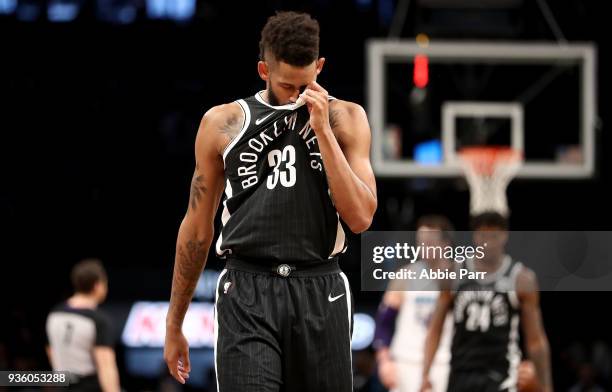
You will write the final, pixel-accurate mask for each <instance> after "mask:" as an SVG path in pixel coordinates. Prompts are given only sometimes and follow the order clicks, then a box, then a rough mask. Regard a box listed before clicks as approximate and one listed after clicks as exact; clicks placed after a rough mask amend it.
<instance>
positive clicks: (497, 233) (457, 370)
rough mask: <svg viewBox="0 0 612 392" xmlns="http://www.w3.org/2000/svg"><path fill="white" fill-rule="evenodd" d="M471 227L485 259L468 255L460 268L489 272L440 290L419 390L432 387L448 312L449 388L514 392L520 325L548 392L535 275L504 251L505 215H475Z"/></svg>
mask: <svg viewBox="0 0 612 392" xmlns="http://www.w3.org/2000/svg"><path fill="white" fill-rule="evenodd" d="M472 229H473V230H474V244H475V245H476V246H483V247H486V251H485V252H484V258H482V259H481V260H479V261H475V260H474V259H468V260H466V261H465V263H464V264H465V265H464V266H462V268H465V269H467V270H469V271H472V272H482V271H485V272H486V273H487V276H486V278H485V279H481V280H475V279H474V280H468V279H464V280H460V281H456V282H453V285H454V287H453V290H452V291H450V290H445V291H442V292H441V293H440V296H439V297H438V302H437V304H436V309H435V311H434V313H433V317H432V320H431V323H430V326H429V331H428V334H427V339H426V342H425V351H424V362H425V363H424V367H423V380H424V381H423V385H422V391H423V392H425V391H431V366H432V363H433V359H434V355H435V353H436V351H437V348H438V345H439V342H440V338H441V333H442V330H443V324H444V320H445V319H446V315H447V313H448V312H449V311H452V313H453V318H454V334H453V342H452V346H451V374H450V377H449V382H448V391H450V392H472V391H483V392H489V391H491V392H493V391H506V392H512V391H518V390H519V387H520V386H519V384H518V381H519V364H520V361H521V350H520V348H519V342H518V340H519V331H518V328H519V325H520V326H522V330H523V333H524V337H525V347H526V349H527V354H528V357H529V359H530V360H531V361H532V362H533V364H534V366H535V369H536V373H537V376H538V381H539V384H540V386H541V389H542V391H544V392H550V391H552V377H551V370H550V353H549V347H548V339H547V337H546V333H545V331H544V327H543V325H542V316H541V313H540V304H539V292H538V285H537V280H536V276H535V274H534V273H533V271H531V270H530V269H529V268H527V267H525V266H524V265H522V263H520V262H517V261H515V260H512V258H511V257H510V256H509V255H508V254H506V252H505V246H506V242H507V241H508V222H507V220H506V218H505V217H504V216H502V215H501V214H499V213H497V212H484V213H481V214H479V215H476V216H474V217H473V218H472ZM485 244H486V245H485Z"/></svg>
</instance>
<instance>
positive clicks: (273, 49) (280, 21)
mask: <svg viewBox="0 0 612 392" xmlns="http://www.w3.org/2000/svg"><path fill="white" fill-rule="evenodd" d="M270 55H272V56H274V59H276V60H281V61H283V62H285V63H287V64H290V65H293V66H296V67H303V66H306V65H308V64H310V63H312V62H313V61H315V60H317V59H318V58H319V22H317V21H316V20H314V19H313V18H312V17H311V16H310V15H308V14H305V13H299V12H293V11H284V12H277V13H276V15H274V16H271V17H269V18H268V21H267V22H266V25H265V26H264V28H263V30H262V31H261V40H260V41H259V58H260V59H261V60H262V61H263V60H264V59H265V56H270ZM268 60H270V59H269V58H268Z"/></svg>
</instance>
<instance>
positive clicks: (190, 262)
mask: <svg viewBox="0 0 612 392" xmlns="http://www.w3.org/2000/svg"><path fill="white" fill-rule="evenodd" d="M324 62H325V59H324V58H322V57H319V25H318V23H317V22H316V21H315V20H313V19H312V18H311V17H310V16H309V15H307V14H301V13H294V12H280V13H277V14H276V15H275V16H272V17H270V18H269V19H268V21H267V23H266V25H265V27H264V28H263V30H262V33H261V41H260V61H259V63H258V66H257V69H258V72H259V76H260V77H261V79H262V80H263V81H265V83H266V89H265V90H264V91H260V92H257V93H255V94H254V95H252V96H249V97H247V98H245V99H239V100H237V101H235V102H232V103H229V104H226V105H221V106H217V107H214V108H212V109H210V110H209V111H208V112H207V113H206V114H205V115H204V118H203V120H202V122H201V125H200V129H199V131H198V135H197V137H196V143H195V144H196V145H195V155H196V164H195V172H194V175H193V180H192V184H191V197H190V201H189V207H188V209H187V213H186V215H185V217H184V219H183V221H182V223H181V226H180V229H179V234H178V240H177V251H176V261H175V267H174V277H173V281H172V294H171V298H170V307H169V311H168V316H167V328H166V343H165V353H164V355H165V360H166V362H167V365H168V368H169V370H170V373H171V374H172V375H173V376H174V377H175V378H176V379H177V380H178V381H179V382H181V383H184V382H185V379H186V378H187V377H188V375H189V371H190V365H189V352H188V345H187V341H186V340H185V337H184V335H183V333H182V332H181V325H182V322H183V318H184V316H185V312H186V310H187V307H188V306H189V302H190V300H191V297H192V295H193V291H194V287H195V286H196V282H197V280H198V277H199V275H200V273H201V271H202V268H203V266H204V264H205V262H206V257H207V253H208V249H209V246H210V245H211V243H212V239H213V220H214V217H215V212H216V209H217V206H218V204H219V201H220V200H221V195H222V193H223V190H224V189H225V198H224V201H223V214H222V217H221V221H222V225H223V226H222V228H221V230H220V234H219V238H218V241H217V242H216V247H215V248H216V253H217V255H218V256H220V257H221V258H225V259H226V260H227V261H226V264H225V269H224V270H223V271H222V273H221V275H220V277H219V281H218V286H217V292H216V296H217V298H216V304H215V309H216V312H215V317H216V319H215V368H216V372H217V387H218V388H217V389H218V390H219V391H220V392H226V391H241V392H249V391H280V390H284V391H297V392H299V391H319V392H325V391H330V392H331V391H333V392H343V391H346V392H348V391H352V369H351V346H350V339H351V331H352V296H351V293H350V289H349V285H348V281H347V278H346V276H345V275H344V274H343V273H342V272H341V271H340V269H339V267H338V261H337V258H338V254H340V253H342V252H343V251H344V250H345V229H346V228H348V229H349V230H351V231H353V232H355V233H360V232H362V231H364V230H366V229H367V228H368V227H369V226H370V223H371V221H372V218H373V215H374V211H375V209H376V204H377V200H376V185H375V181H374V175H373V173H372V168H371V165H370V161H369V153H370V129H369V126H368V121H367V118H366V115H365V112H364V110H363V109H362V108H361V107H360V106H359V105H357V104H354V103H351V102H346V101H341V100H338V99H334V98H332V97H330V96H329V94H328V93H327V91H326V90H325V89H324V88H323V87H322V86H321V85H320V84H319V83H317V81H316V80H317V76H318V75H319V73H320V72H321V70H322V69H323V64H324Z"/></svg>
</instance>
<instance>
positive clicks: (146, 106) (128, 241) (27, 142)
mask: <svg viewBox="0 0 612 392" xmlns="http://www.w3.org/2000/svg"><path fill="white" fill-rule="evenodd" d="M30 3H34V4H39V5H44V4H45V2H44V1H38V2H36V1H34V2H30ZM82 3H83V8H82V10H81V13H80V14H79V16H78V17H77V19H76V20H74V21H72V22H69V23H63V24H58V23H51V22H49V21H47V20H46V18H45V16H44V13H43V14H42V15H41V16H39V17H38V18H37V19H36V20H34V21H30V22H26V21H21V20H18V18H16V17H15V16H13V15H8V16H0V42H1V43H2V44H1V45H0V108H1V110H0V137H1V138H2V141H1V142H0V168H1V169H0V170H1V173H2V182H1V186H0V222H1V223H0V224H1V226H0V227H1V228H2V242H1V243H2V252H1V253H0V254H1V255H2V266H3V268H2V272H1V273H0V276H1V282H0V283H1V285H2V296H1V298H2V300H1V301H2V306H3V308H2V309H3V310H4V312H3V313H4V315H3V316H2V325H1V326H0V328H1V332H2V334H1V335H0V341H2V342H3V344H2V345H0V353H2V351H4V355H0V365H2V366H0V367H1V368H6V369H9V368H17V367H16V366H18V365H19V363H17V361H29V362H27V364H28V365H27V366H30V367H31V368H41V369H42V368H46V367H47V366H48V365H47V363H46V362H45V361H46V359H45V357H44V351H43V340H42V336H43V333H44V319H45V317H46V313H47V311H48V310H49V308H50V307H51V306H52V305H53V304H55V303H57V302H58V301H61V300H62V299H64V298H66V297H67V296H68V295H69V294H70V285H69V280H68V273H69V270H70V268H71V266H72V265H73V264H74V263H75V262H77V261H78V260H80V259H81V258H83V257H89V256H95V257H99V258H101V259H102V260H103V261H104V263H105V265H106V266H107V268H108V270H109V276H110V293H109V299H108V301H109V303H120V302H130V301H134V300H143V299H144V300H167V299H168V298H169V292H170V283H171V271H172V264H173V257H174V245H175V240H176V233H177V230H178V226H179V224H180V221H181V219H182V216H183V214H184V211H185V209H186V206H187V200H188V188H189V181H190V178H191V175H192V171H193V164H194V158H193V142H194V138H195V134H196V131H197V127H198V124H199V120H200V118H201V116H202V115H203V113H204V112H205V111H206V110H207V109H208V108H210V107H211V106H214V105H217V104H221V103H225V102H229V101H232V100H234V99H237V98H242V97H245V96H247V95H250V94H252V93H254V92H255V91H257V90H258V89H262V88H264V85H263V83H262V82H261V81H260V80H259V78H258V75H257V72H256V61H257V59H258V58H257V56H258V45H257V43H258V40H259V32H260V29H261V27H262V26H263V24H264V23H265V20H266V18H267V17H268V16H269V15H271V14H272V13H273V12H274V11H275V10H281V9H293V10H304V11H309V12H311V13H312V14H313V16H315V17H316V18H317V19H318V20H319V22H320V24H321V55H322V56H325V57H326V58H327V62H326V65H325V70H324V72H323V73H322V74H321V77H320V82H321V84H322V85H323V86H325V87H326V88H327V89H328V90H329V91H330V92H331V93H332V94H333V95H334V96H337V97H339V98H342V99H346V100H351V101H355V102H358V103H360V104H362V105H365V101H366V99H365V87H364V86H365V71H366V70H365V52H364V42H365V40H366V39H367V38H370V37H385V36H387V34H388V32H389V28H390V25H391V19H392V15H393V10H394V7H395V2H393V1H390V0H388V1H382V0H379V1H376V0H373V1H371V2H369V1H348V0H340V1H323V0H319V1H313V2H306V1H302V2H288V1H250V2H246V1H245V2H234V1H199V2H198V6H197V9H196V14H195V16H194V18H193V20H191V21H189V22H183V23H177V22H174V21H160V20H155V21H154V20H149V19H147V18H146V15H144V12H143V11H142V10H140V11H139V14H138V16H137V18H136V20H135V21H134V23H132V24H128V25H123V24H117V23H112V22H109V21H102V20H99V17H98V16H97V15H98V14H97V13H96V12H97V11H96V7H95V2H93V1H91V2H90V1H84V2H82ZM426 3H427V2H425V1H423V2H419V1H413V2H410V6H409V12H408V14H407V18H406V22H405V24H404V27H403V28H402V29H401V35H402V36H403V37H414V36H415V35H416V34H417V33H419V32H422V31H425V32H428V33H429V34H430V36H431V37H432V38H459V39H461V38H466V39H473V38H478V39H497V40H501V39H512V40H522V41H534V40H537V41H551V40H554V39H555V36H554V35H553V33H552V32H551V30H550V28H549V26H548V24H547V23H546V21H545V19H544V17H543V16H542V13H541V11H540V9H539V8H538V7H537V5H536V1H531V0H528V1H524V2H523V1H518V2H516V3H517V4H518V5H517V6H516V7H513V8H511V9H509V10H507V11H499V10H497V11H495V10H494V11H491V10H487V9H484V10H480V11H466V12H467V13H465V14H461V11H457V10H451V11H448V10H447V11H443V12H439V11H436V10H435V9H431V8H427V7H426ZM549 3H550V6H551V9H552V11H553V13H554V16H555V18H556V19H557V22H558V23H559V25H560V27H561V28H562V30H563V33H564V35H565V37H566V38H567V39H568V40H569V41H592V42H595V43H596V44H597V45H598V50H599V59H598V70H599V73H598V77H599V94H598V99H599V108H598V112H599V115H600V121H599V127H598V131H597V139H596V140H597V141H596V145H597V172H596V175H595V176H594V178H593V179H589V180H577V181H533V180H531V181H529V180H524V181H515V182H514V183H513V184H512V185H511V186H510V188H509V190H508V196H509V204H510V207H511V209H512V217H511V225H512V228H513V229H514V230H521V229H524V230H527V229H529V230H545V229H550V230H569V229H572V230H609V229H610V223H609V222H610V221H609V219H610V218H609V216H610V209H609V205H608V203H609V200H610V199H611V193H610V190H609V187H606V184H607V183H608V182H609V181H610V179H611V178H610V160H609V156H608V154H606V152H607V149H609V148H610V137H609V135H607V134H606V132H605V130H606V125H607V122H608V121H609V113H608V111H607V108H608V106H609V104H610V97H609V92H608V88H607V87H608V85H609V83H608V80H609V77H608V75H607V72H606V71H607V69H609V67H610V62H609V54H608V53H609V46H610V45H609V39H608V38H607V37H606V33H607V31H606V28H607V27H608V23H609V18H608V15H607V13H606V12H605V6H606V5H605V3H606V2H601V1H594V0H593V1H577V0H576V1H571V0H555V1H550V2H549ZM504 12H505V13H504ZM487 26H488V27H487ZM433 77H435V75H434V76H433ZM550 104H551V105H558V106H559V110H563V108H564V100H563V98H562V97H559V101H557V102H551V103H550ZM366 109H367V108H366ZM377 183H378V200H379V208H378V212H377V214H376V217H375V220H374V223H373V225H372V227H371V230H399V229H411V228H412V227H413V224H414V221H415V218H416V217H418V216H419V215H422V214H424V213H430V212H440V213H444V214H447V215H448V216H449V217H450V218H451V219H452V220H453V222H454V223H455V225H456V227H457V228H459V229H466V228H467V223H468V202H469V194H468V192H467V190H466V189H465V187H463V188H461V189H459V190H458V189H457V187H456V183H455V182H453V181H444V180H438V181H433V182H429V183H428V186H427V187H422V186H419V182H418V180H407V179H401V180H400V179H394V180H390V179H383V178H379V179H378V180H377ZM390 205H399V206H401V208H400V211H399V213H398V210H397V209H395V208H390ZM358 248H359V242H358V237H356V236H354V237H352V238H351V248H350V251H349V252H348V254H347V256H346V257H345V258H344V260H343V262H342V265H343V269H345V270H346V271H347V274H348V275H349V278H350V280H351V284H352V287H353V290H354V292H355V294H356V300H357V303H358V305H359V306H363V307H365V308H368V307H369V308H372V307H375V306H376V304H377V303H378V301H379V299H380V294H379V293H365V292H363V293H360V292H359V260H358V256H359V251H358ZM208 266H210V267H213V268H218V267H220V266H221V264H220V262H219V261H217V260H215V259H214V257H212V256H211V257H210V258H209V262H208ZM610 300H612V295H611V294H610V293H609V292H598V293H543V294H542V309H543V315H544V320H545V325H546V330H547V333H548V336H549V339H550V342H551V347H552V353H553V361H554V365H555V367H554V375H555V380H556V384H557V386H558V387H560V388H559V390H567V388H568V386H569V385H571V384H573V382H574V381H575V379H576V376H575V374H574V371H573V368H571V366H573V365H571V364H570V363H571V360H570V357H572V356H571V353H572V352H573V351H572V350H570V349H569V347H570V346H572V345H574V347H575V344H579V345H583V346H584V347H586V349H587V351H588V347H589V346H590V345H591V344H592V343H593V342H596V341H599V340H603V341H606V342H607V344H608V345H609V344H610V343H611V341H612V336H611V333H610V331H611V330H612V323H611V322H610V321H609V320H608V316H609V313H610V306H609V302H610ZM574 351H575V350H574ZM572 358H573V357H572ZM3 361H4V362H5V363H2V362H3ZM602 382H605V381H602Z"/></svg>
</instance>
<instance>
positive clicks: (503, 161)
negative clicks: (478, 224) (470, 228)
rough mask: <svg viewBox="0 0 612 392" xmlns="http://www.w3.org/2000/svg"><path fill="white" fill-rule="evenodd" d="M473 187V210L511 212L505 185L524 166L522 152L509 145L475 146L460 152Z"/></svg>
mask: <svg viewBox="0 0 612 392" xmlns="http://www.w3.org/2000/svg"><path fill="white" fill-rule="evenodd" d="M459 156H460V159H459V162H460V164H461V167H462V169H463V171H464V173H465V178H466V180H467V183H468V185H469V187H470V214H471V215H477V214H481V213H483V212H487V211H495V212H498V213H500V214H502V215H504V216H508V215H509V213H510V209H509V208H508V198H507V197H506V189H507V188H508V184H510V181H512V179H513V178H514V176H515V175H516V173H517V172H518V170H519V169H520V167H521V164H522V159H521V153H520V152H518V151H516V150H512V149H510V148H500V147H472V148H465V149H462V150H461V151H460V152H459Z"/></svg>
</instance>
